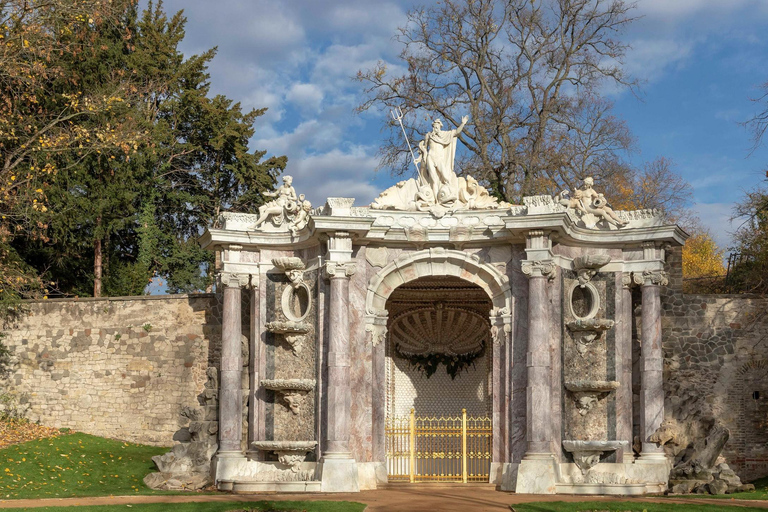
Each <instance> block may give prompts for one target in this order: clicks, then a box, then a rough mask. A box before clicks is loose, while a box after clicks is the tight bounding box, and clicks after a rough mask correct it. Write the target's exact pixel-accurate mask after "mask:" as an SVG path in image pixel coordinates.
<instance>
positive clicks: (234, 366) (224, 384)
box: [218, 274, 248, 457]
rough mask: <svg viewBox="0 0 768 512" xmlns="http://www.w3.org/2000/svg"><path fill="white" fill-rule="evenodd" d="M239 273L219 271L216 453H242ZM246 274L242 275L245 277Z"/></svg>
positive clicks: (240, 299)
mask: <svg viewBox="0 0 768 512" xmlns="http://www.w3.org/2000/svg"><path fill="white" fill-rule="evenodd" d="M242 277H243V276H240V275H237V274H222V275H221V284H222V285H223V287H224V308H223V311H222V319H221V323H222V326H221V370H220V374H219V451H218V456H219V457H227V456H229V457H232V456H242V454H243V453H242V451H241V449H240V443H241V440H242V437H243V398H242V386H241V379H242V375H241V373H242V370H243V361H242V351H241V348H240V339H241V337H242V316H241V309H242V292H241V287H242V286H243V284H244V283H243V279H242ZM247 277H248V276H245V278H246V279H247Z"/></svg>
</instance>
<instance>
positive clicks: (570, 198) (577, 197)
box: [555, 178, 628, 228]
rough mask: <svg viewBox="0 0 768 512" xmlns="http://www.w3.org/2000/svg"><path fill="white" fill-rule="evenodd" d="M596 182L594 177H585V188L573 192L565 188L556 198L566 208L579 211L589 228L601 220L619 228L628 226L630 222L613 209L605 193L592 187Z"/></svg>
mask: <svg viewBox="0 0 768 512" xmlns="http://www.w3.org/2000/svg"><path fill="white" fill-rule="evenodd" d="M594 184H595V181H594V180H593V179H592V178H584V186H583V188H580V189H576V190H575V191H574V192H573V194H571V193H570V192H569V191H567V190H565V191H563V192H561V193H560V194H558V195H557V196H555V199H556V200H557V202H559V203H560V204H561V205H563V206H565V207H566V209H569V210H574V211H575V212H577V214H579V215H580V216H581V221H582V222H583V223H584V225H585V227H587V228H594V227H596V226H597V224H598V222H600V221H604V222H605V223H606V224H608V225H611V226H615V227H617V228H622V227H624V226H626V225H627V224H628V222H627V221H625V220H622V219H621V218H620V217H619V216H618V215H617V214H616V212H614V211H613V209H612V208H611V207H610V206H609V205H608V200H607V199H606V198H605V195H604V194H601V193H599V192H597V191H596V190H595V189H594V188H592V187H593V186H594Z"/></svg>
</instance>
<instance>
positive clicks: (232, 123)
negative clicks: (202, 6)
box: [16, 3, 286, 296]
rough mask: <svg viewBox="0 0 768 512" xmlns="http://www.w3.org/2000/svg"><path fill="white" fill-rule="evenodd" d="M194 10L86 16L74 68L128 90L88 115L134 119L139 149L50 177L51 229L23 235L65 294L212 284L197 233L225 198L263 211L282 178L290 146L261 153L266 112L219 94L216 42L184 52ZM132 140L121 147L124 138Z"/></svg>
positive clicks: (103, 120)
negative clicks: (214, 83)
mask: <svg viewBox="0 0 768 512" xmlns="http://www.w3.org/2000/svg"><path fill="white" fill-rule="evenodd" d="M184 23H185V19H184V18H183V16H182V15H181V13H177V14H176V15H174V16H173V17H171V18H170V19H169V18H168V17H167V16H166V15H165V13H164V11H163V8H162V3H158V4H156V5H155V4H152V3H150V5H149V7H148V8H147V9H146V10H145V11H144V12H143V14H142V16H141V18H140V19H139V17H138V13H137V11H136V8H135V5H133V4H132V3H131V4H128V5H126V6H125V7H124V9H123V10H122V11H121V13H120V16H116V17H115V18H114V19H113V23H111V24H108V25H106V26H103V27H93V26H89V27H87V33H85V34H80V37H84V38H86V39H87V40H88V41H89V43H90V44H88V45H86V47H87V49H88V50H87V51H86V52H84V53H83V54H81V55H76V56H72V58H71V59H70V62H69V63H68V64H69V68H68V73H69V74H70V76H72V77H73V78H72V83H73V84H77V86H78V87H81V88H83V89H86V90H89V89H98V88H100V87H104V86H105V84H114V83H115V82H119V83H120V84H121V87H122V88H123V89H125V90H127V91H129V93H130V96H129V97H128V98H129V99H128V100H127V101H122V102H115V105H114V106H113V107H112V108H111V109H110V110H108V111H105V112H103V113H102V114H100V115H99V116H94V118H93V119H91V120H89V123H91V124H93V125H94V126H111V125H112V124H115V123H117V122H118V121H119V122H121V123H123V124H126V123H128V124H130V125H131V126H132V127H133V129H134V132H135V133H138V134H139V135H140V136H139V137H136V138H134V139H131V140H130V141H126V143H127V144H129V148H128V149H129V150H128V151H115V150H112V151H106V150H105V151H96V152H93V153H89V154H83V155H79V154H78V155H75V156H74V157H70V158H69V160H68V161H67V162H66V164H67V165H66V169H67V170H66V172H62V173H60V174H59V176H57V178H56V180H54V181H53V183H52V184H51V186H50V190H49V192H48V199H49V203H50V207H49V209H48V211H47V212H41V213H39V214H38V216H39V217H40V219H41V220H40V222H44V223H47V224H48V226H49V229H48V231H47V233H48V236H47V239H38V240H30V239H24V240H18V241H17V242H18V243H17V244H16V247H17V249H18V250H19V251H20V253H21V254H22V256H23V257H24V259H25V260H26V261H28V262H29V263H30V264H32V265H33V266H34V267H35V268H36V269H38V271H40V272H43V273H44V275H45V278H46V280H47V281H51V282H55V283H56V286H57V287H58V288H59V289H60V290H61V291H62V292H64V293H68V294H77V295H85V294H90V292H91V290H92V291H93V294H94V295H95V296H99V295H101V294H105V295H132V294H139V293H142V291H143V290H144V289H145V287H146V285H147V284H148V282H149V281H150V280H151V278H152V277H153V276H162V277H163V278H165V280H166V281H167V283H168V289H169V291H193V290H198V289H202V288H205V287H206V286H207V285H208V284H209V283H210V272H208V268H209V266H210V264H211V262H212V255H211V254H209V253H208V252H206V251H203V250H202V249H201V248H200V247H199V245H198V244H197V242H196V239H197V237H198V236H199V235H200V234H201V232H202V230H203V229H204V228H205V226H207V225H208V224H210V223H211V222H212V221H213V220H214V219H215V218H216V217H217V216H218V214H219V212H220V211H221V210H222V209H224V208H226V209H232V210H239V211H254V210H255V209H256V208H257V207H258V205H260V204H261V203H262V202H263V198H262V193H263V192H264V191H267V190H270V189H271V188H273V186H274V183H275V181H276V177H277V175H278V174H279V173H280V172H281V171H282V170H283V168H284V167H285V163H286V159H285V157H277V158H270V159H268V160H266V161H264V162H261V159H262V158H263V156H264V155H265V152H253V151H250V150H249V148H248V139H249V138H250V137H251V136H252V135H253V124H254V122H255V121H256V119H257V118H258V117H259V116H260V115H262V114H263V113H264V110H254V111H251V112H247V113H243V112H242V109H241V107H240V105H239V104H238V103H233V102H232V101H231V100H229V99H227V98H225V97H223V96H216V97H213V98H211V97H209V92H210V83H209V75H208V73H207V63H208V62H209V61H210V60H211V59H212V58H213V56H214V54H215V50H210V51H208V52H205V53H204V54H202V55H199V56H192V57H190V58H187V59H185V58H184V56H183V55H182V54H181V53H180V52H179V50H178V45H179V43H180V42H181V41H182V40H183V38H184ZM121 149H122V148H121Z"/></svg>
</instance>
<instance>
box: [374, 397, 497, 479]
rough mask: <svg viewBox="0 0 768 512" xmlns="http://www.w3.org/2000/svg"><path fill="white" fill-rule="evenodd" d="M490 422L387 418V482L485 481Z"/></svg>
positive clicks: (463, 415)
mask: <svg viewBox="0 0 768 512" xmlns="http://www.w3.org/2000/svg"><path fill="white" fill-rule="evenodd" d="M491 434H492V421H491V418H488V417H474V416H467V410H466V409H462V411H461V416H458V417H448V418H444V417H440V418H435V417H420V416H416V414H415V412H414V410H413V409H411V414H410V416H405V417H399V418H387V422H386V438H387V474H388V477H389V481H390V482H463V483H467V482H487V481H488V479H489V476H490V469H491Z"/></svg>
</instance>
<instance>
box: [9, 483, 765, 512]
mask: <svg viewBox="0 0 768 512" xmlns="http://www.w3.org/2000/svg"><path fill="white" fill-rule="evenodd" d="M262 499H268V500H275V501H276V500H309V501H311V500H339V501H356V502H359V503H365V504H367V505H368V508H367V509H366V510H367V511H369V512H383V511H387V512H398V511H404V512H405V511H423V510H434V511H437V510H439V511H441V512H466V511H468V510H471V511H473V512H479V511H499V512H500V511H506V512H509V506H510V505H514V504H515V503H529V502H542V501H606V502H611V501H633V502H644V501H645V502H662V503H687V504H706V505H714V504H716V503H717V501H716V500H712V499H701V498H693V497H691V498H661V497H648V498H623V497H611V498H608V497H599V496H565V495H557V496H541V495H524V494H513V493H507V492H500V491H496V490H494V489H493V488H491V487H490V486H488V485H471V484H466V485H443V486H424V485H412V486H411V485H403V486H390V487H389V488H387V489H379V490H375V491H362V492H360V493H350V494H258V495H254V494H248V495H243V494H238V495H234V494H215V495H189V496H184V495H182V496H110V497H99V498H65V499H45V500H2V501H0V509H2V508H14V507H18V508H35V507H45V506H48V507H50V506H77V505H118V504H136V503H182V502H211V501H256V500H262ZM723 501H724V504H728V505H731V506H745V507H759V508H765V509H767V510H768V502H765V501H748V500H723Z"/></svg>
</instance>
